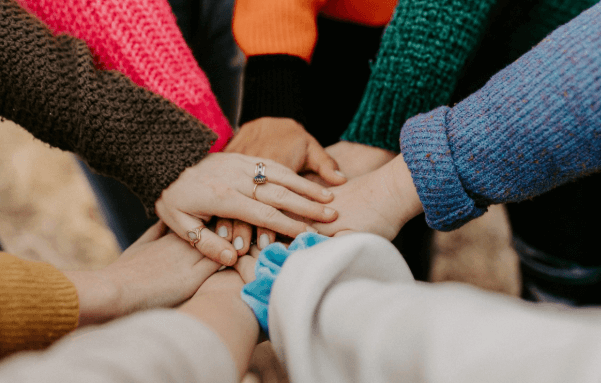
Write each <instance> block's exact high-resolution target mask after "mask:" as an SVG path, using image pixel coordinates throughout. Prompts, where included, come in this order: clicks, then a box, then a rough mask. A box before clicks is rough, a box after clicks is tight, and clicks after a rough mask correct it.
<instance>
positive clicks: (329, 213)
mask: <svg viewBox="0 0 601 383" xmlns="http://www.w3.org/2000/svg"><path fill="white" fill-rule="evenodd" d="M323 212H324V213H325V215H333V214H334V213H335V212H336V210H334V209H330V208H329V207H324V208H323Z"/></svg>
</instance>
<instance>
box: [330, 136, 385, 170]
mask: <svg viewBox="0 0 601 383" xmlns="http://www.w3.org/2000/svg"><path fill="white" fill-rule="evenodd" d="M326 152H327V153H328V154H329V155H330V156H332V158H333V159H334V160H335V161H336V162H337V163H338V165H339V166H340V170H341V171H342V172H343V173H344V174H345V175H346V176H347V178H348V179H351V178H355V177H359V176H362V175H364V174H367V173H369V172H372V171H374V170H376V169H379V168H381V167H382V166H383V165H385V164H387V163H388V162H390V161H391V160H393V159H394V158H395V157H396V156H397V153H394V152H391V151H390V150H386V149H382V148H379V147H377V146H369V145H364V144H360V143H357V142H350V141H340V142H337V143H335V144H334V145H330V146H328V147H327V148H326Z"/></svg>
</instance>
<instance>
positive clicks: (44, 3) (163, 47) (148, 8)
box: [18, 0, 233, 152]
mask: <svg viewBox="0 0 601 383" xmlns="http://www.w3.org/2000/svg"><path fill="white" fill-rule="evenodd" d="M18 1H19V2H20V3H21V5H23V6H24V8H26V9H27V10H29V11H30V12H32V13H34V14H35V15H36V16H37V17H39V18H40V19H41V20H42V21H43V22H45V23H46V24H47V25H48V26H49V27H50V29H51V30H52V31H53V32H54V33H68V34H70V35H72V36H74V37H77V38H79V39H82V40H83V41H85V42H86V44H87V45H88V47H89V48H90V49H91V51H92V52H93V53H94V61H95V64H96V67H97V68H99V69H116V70H118V71H120V72H121V73H124V74H125V75H126V76H128V77H129V78H130V79H131V80H132V81H133V82H134V83H136V84H137V85H139V86H142V87H144V88H146V89H149V90H150V91H152V92H154V93H157V94H160V95H161V96H163V97H165V98H166V99H168V100H170V101H172V102H173V103H174V104H176V105H178V106H179V107H181V108H182V109H184V110H186V111H188V112H189V113H190V114H192V115H193V116H194V117H196V118H198V119H199V120H200V121H201V122H203V123H204V124H205V125H207V126H208V127H209V128H210V129H212V130H213V131H214V132H215V133H217V135H218V138H217V140H216V141H215V144H214V145H213V147H212V148H211V151H212V152H217V151H220V150H221V149H223V147H225V145H226V144H227V142H228V140H229V139H230V138H231V137H232V135H233V132H232V129H231V127H230V125H229V123H228V121H227V119H226V118H225V116H224V114H223V112H222V111H221V108H220V107H219V105H218V103H217V99H216V98H215V96H214V95H213V93H212V91H211V86H210V84H209V80H208V78H207V77H206V75H205V74H204V72H203V71H202V70H201V69H200V67H199V66H198V63H197V62H196V60H195V59H194V56H193V54H192V51H191V50H190V48H189V47H188V46H187V44H186V42H185V40H184V38H183V36H182V34H181V31H180V30H179V28H178V26H177V23H176V20H175V17H174V15H173V13H172V12H171V8H170V6H169V3H168V2H167V0H93V1H88V0H18Z"/></svg>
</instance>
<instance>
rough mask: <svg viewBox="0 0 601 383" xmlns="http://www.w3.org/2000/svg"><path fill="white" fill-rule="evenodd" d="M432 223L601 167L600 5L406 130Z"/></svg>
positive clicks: (445, 224) (449, 221) (460, 220)
mask: <svg viewBox="0 0 601 383" xmlns="http://www.w3.org/2000/svg"><path fill="white" fill-rule="evenodd" d="M401 151H402V153H403V156H404V159H405V161H406V162H407V165H408V167H409V169H410V170H411V175H412V177H413V181H414V184H415V186H416V188H417V191H418V194H419V197H420V200H421V202H422V204H423V206H424V211H425V213H426V219H427V221H428V224H429V225H430V226H431V227H432V228H434V229H437V230H452V229H454V228H457V227H459V226H461V225H462V224H464V223H465V222H467V221H469V220H471V219H473V218H476V217H479V216H480V215H482V214H483V213H484V212H485V211H486V208H487V206H489V205H490V204H495V203H504V202H515V201H521V200H524V199H527V198H530V197H533V196H536V195H538V194H541V193H544V192H546V191H548V190H550V189H553V188H555V187H557V186H559V185H561V184H563V183H566V182H568V181H570V180H573V179H575V178H578V177H582V176H584V175H587V174H590V173H594V172H597V171H599V170H600V169H601V3H600V4H598V5H595V6H594V7H592V8H591V9H589V10H588V11H585V12H583V13H582V14H581V15H580V16H578V17H577V18H576V19H574V20H572V21H571V22H570V23H568V24H566V25H564V26H562V27H560V28H558V29H557V30H555V31H554V32H553V33H552V34H551V35H549V36H548V37H547V38H545V39H544V40H543V41H542V42H541V43H540V44H539V45H537V46H536V47H535V48H533V49H532V50H531V51H530V52H528V53H526V54H525V55H524V56H522V57H521V58H520V59H519V60H518V61H516V62H514V63H513V64H512V65H510V66H508V67H507V68H505V69H504V70H502V71H501V72H499V73H498V74H497V75H495V76H494V77H493V78H492V79H491V80H490V81H489V82H488V83H487V84H486V85H485V86H484V87H483V88H482V89H480V90H479V91H478V92H476V93H474V94H473V95H472V96H470V97H468V98H467V99H465V100H464V101H462V102H461V103H459V104H457V105H456V106H455V107H453V108H452V109H451V108H448V107H440V108H437V109H435V110H433V111H431V112H430V113H426V114H421V115H418V116H416V117H414V118H413V119H411V120H409V121H407V123H406V124H405V126H404V127H403V129H402V133H401Z"/></svg>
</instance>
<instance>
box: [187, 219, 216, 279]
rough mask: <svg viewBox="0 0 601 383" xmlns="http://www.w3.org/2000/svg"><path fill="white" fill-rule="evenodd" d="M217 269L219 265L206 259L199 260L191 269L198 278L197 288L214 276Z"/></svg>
mask: <svg viewBox="0 0 601 383" xmlns="http://www.w3.org/2000/svg"><path fill="white" fill-rule="evenodd" d="M205 231H206V230H205ZM203 233H204V231H203ZM219 268H221V264H220V263H217V262H215V261H213V260H211V259H210V258H206V257H205V258H203V259H201V260H200V261H199V262H198V263H197V264H196V265H194V266H192V269H193V270H194V273H195V275H196V277H197V278H198V280H197V281H198V286H200V285H201V284H202V283H203V282H204V281H206V280H207V279H208V278H209V277H210V276H211V275H213V274H215V273H216V272H217V270H219Z"/></svg>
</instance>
